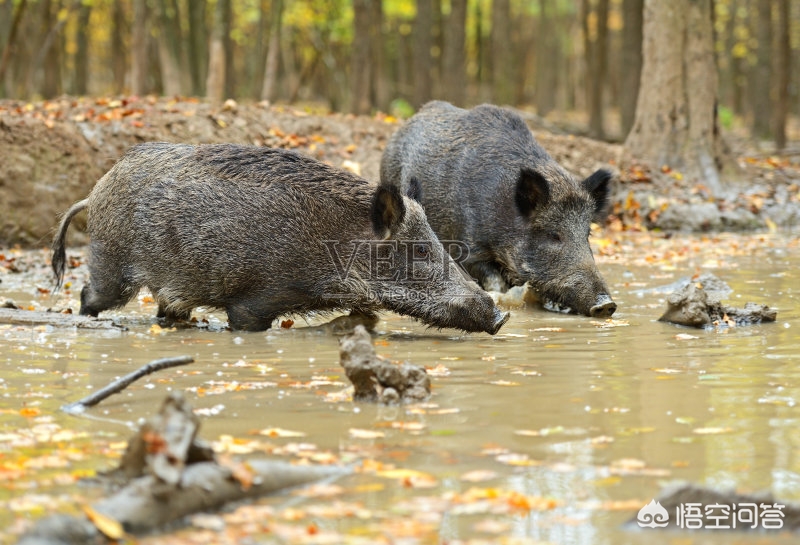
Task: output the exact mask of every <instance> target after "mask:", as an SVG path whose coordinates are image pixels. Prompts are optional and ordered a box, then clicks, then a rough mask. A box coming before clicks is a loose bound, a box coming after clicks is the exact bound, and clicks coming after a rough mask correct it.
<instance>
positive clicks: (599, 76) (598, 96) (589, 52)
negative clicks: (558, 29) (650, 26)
mask: <svg viewBox="0 0 800 545" xmlns="http://www.w3.org/2000/svg"><path fill="white" fill-rule="evenodd" d="M588 3H589V0H584V6H586V9H585V13H584V15H585V17H586V21H585V23H584V32H586V34H587V36H586V37H585V38H584V43H585V45H586V51H585V55H586V65H587V67H588V70H587V75H588V78H587V84H588V85H587V88H588V90H589V97H588V103H589V134H590V135H591V136H592V137H593V138H604V137H605V130H604V126H603V125H604V123H603V114H604V110H603V93H604V91H605V81H606V65H607V64H608V0H598V2H597V10H596V12H595V20H596V22H597V23H596V24H597V26H596V29H594V32H593V31H592V30H593V29H592V28H590V26H589V21H588V18H589V9H588Z"/></svg>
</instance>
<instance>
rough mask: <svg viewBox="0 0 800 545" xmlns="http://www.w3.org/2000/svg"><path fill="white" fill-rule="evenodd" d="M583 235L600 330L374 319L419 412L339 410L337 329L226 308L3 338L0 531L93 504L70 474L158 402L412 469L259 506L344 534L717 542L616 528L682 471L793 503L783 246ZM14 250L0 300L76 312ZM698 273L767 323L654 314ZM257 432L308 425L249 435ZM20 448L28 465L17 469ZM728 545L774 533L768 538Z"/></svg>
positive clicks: (798, 305)
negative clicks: (692, 322) (160, 365)
mask: <svg viewBox="0 0 800 545" xmlns="http://www.w3.org/2000/svg"><path fill="white" fill-rule="evenodd" d="M597 245H598V248H597V250H598V251H599V252H600V255H599V256H598V262H599V266H600V268H601V271H602V272H603V273H604V275H605V276H606V278H607V279H608V282H609V285H610V286H611V288H612V292H613V296H614V299H615V300H616V302H617V303H618V305H619V310H618V312H617V314H615V316H614V319H613V320H611V321H598V320H592V319H589V318H585V317H578V316H572V315H562V314H555V313H551V312H546V311H543V310H539V309H528V308H521V309H512V318H511V320H510V321H509V322H508V323H507V324H506V326H505V327H504V328H503V329H502V332H501V333H500V334H498V335H497V336H495V337H490V336H488V335H483V334H480V335H475V334H473V335H461V334H457V333H455V332H452V331H436V330H429V329H426V328H425V327H423V326H421V325H419V324H416V323H415V322H413V321H411V320H408V319H406V318H402V317H399V316H396V315H392V314H388V313H387V314H384V315H383V316H382V321H381V322H380V324H379V326H378V328H377V329H378V334H377V335H376V336H375V340H376V344H377V350H378V352H379V353H380V354H383V355H385V356H387V357H390V358H392V359H397V360H408V361H411V362H414V363H417V364H420V365H424V366H426V367H428V368H429V369H430V370H431V372H432V374H433V379H432V380H433V385H434V386H433V387H434V390H433V392H434V395H433V397H432V399H431V403H429V404H426V405H423V406H415V407H410V408H396V407H395V408H392V407H389V408H387V407H375V406H369V405H358V406H354V405H353V404H352V403H351V402H350V401H347V400H346V396H344V395H342V392H343V390H345V387H346V384H345V383H344V381H345V380H346V379H345V378H344V376H343V373H342V372H341V369H340V367H339V365H338V343H337V339H336V338H335V337H333V336H331V335H330V334H328V333H325V332H322V331H319V330H316V329H310V328H306V327H305V326H306V324H305V323H304V321H303V320H299V319H298V320H296V322H297V323H295V326H294V327H292V328H291V329H278V330H271V331H269V332H266V333H247V334H245V333H231V332H228V331H225V330H224V329H223V326H224V320H225V317H224V315H220V314H209V313H203V312H199V313H196V314H195V315H196V316H198V317H200V318H204V319H206V320H208V324H207V325H205V326H204V327H203V328H197V327H195V328H182V329H176V330H159V329H158V328H157V327H153V324H154V323H155V321H154V319H152V318H151V316H152V315H154V314H155V306H154V305H153V304H152V303H151V302H148V299H147V298H146V297H140V299H139V300H138V301H136V302H134V303H131V305H129V306H128V308H126V309H124V310H123V311H120V312H113V313H108V314H110V315H112V316H115V317H117V318H119V320H120V321H121V322H123V323H124V324H125V325H127V326H128V327H129V331H127V332H124V333H119V332H87V331H75V330H64V329H58V330H57V329H52V328H48V327H38V328H22V327H10V326H0V367H1V368H2V378H0V394H2V396H3V398H2V401H0V464H2V463H3V460H6V464H5V465H4V466H2V467H3V473H0V508H1V509H0V528H2V527H6V526H9V527H10V528H12V529H13V528H17V529H18V528H21V527H24V525H25V524H26V521H28V520H30V519H32V518H35V517H37V516H40V515H41V514H43V513H45V512H47V511H50V510H53V509H70V508H74V507H73V506H74V504H75V503H76V497H80V498H85V497H87V496H88V497H91V495H92V494H94V492H93V491H91V490H87V489H85V488H83V487H76V486H75V485H74V484H71V483H72V481H71V480H70V479H69V478H67V477H66V476H72V477H74V476H75V475H76V474H79V473H80V471H82V470H84V469H86V468H93V467H95V468H96V467H99V468H102V467H107V466H108V465H109V464H110V463H111V462H110V461H109V457H113V456H114V455H118V452H119V448H120V446H119V445H116V444H115V443H118V442H120V441H124V439H125V438H126V437H127V436H128V435H129V433H130V432H129V429H130V427H131V426H133V425H134V424H135V423H136V422H137V421H139V420H140V419H141V418H143V417H146V416H148V415H150V414H152V413H153V411H154V410H155V408H156V407H157V406H158V404H159V403H160V401H161V400H162V399H163V398H164V396H165V394H166V393H167V392H168V391H171V390H180V391H183V392H185V393H186V395H187V396H188V398H189V399H190V400H191V402H192V403H193V404H194V406H195V407H196V408H197V409H198V410H199V412H200V414H201V415H202V418H203V428H202V431H201V435H202V436H203V437H205V438H207V439H210V440H219V439H220V438H222V442H223V443H224V444H226V445H229V446H230V445H234V446H235V445H239V447H241V448H240V450H248V448H247V446H246V445H247V442H248V441H250V442H252V441H258V443H257V444H258V445H260V447H259V448H262V449H266V450H272V451H273V454H285V453H286V452H289V453H292V454H295V455H296V454H297V452H299V451H304V452H305V456H307V457H310V458H312V459H315V460H322V461H326V460H337V461H341V462H346V463H352V464H354V465H356V466H359V465H364V461H365V460H368V461H369V464H368V465H371V466H373V467H379V468H384V469H385V468H389V467H395V468H397V469H402V470H408V474H407V477H406V478H405V479H401V480H396V479H395V480H393V479H387V478H385V477H383V476H380V475H376V474H374V473H370V472H364V473H359V474H356V475H353V476H350V477H346V478H343V479H341V480H340V481H338V482H337V485H339V486H341V487H342V489H341V490H340V491H339V494H338V495H334V496H332V497H323V498H320V497H317V498H310V499H308V498H298V497H296V496H280V497H276V498H270V499H267V500H265V501H264V502H263V504H264V505H267V506H272V507H274V509H275V513H280V512H281V511H280V510H281V509H285V508H286V506H291V507H292V508H293V509H298V510H303V509H307V508H310V507H311V506H313V505H320V504H323V505H328V506H333V509H334V510H335V509H339V508H341V509H342V510H343V512H344V510H346V507H336V506H337V505H338V504H337V502H340V503H341V505H344V506H348V505H349V506H351V507H352V506H353V505H355V506H358V507H359V508H361V509H363V510H365V511H364V513H367V514H363V513H362V517H361V518H359V517H356V516H350V517H326V516H324V515H320V516H319V517H318V518H316V519H315V518H314V517H313V515H308V514H307V515H306V516H307V517H310V518H305V519H302V522H301V524H308V521H309V520H314V523H315V524H316V525H317V527H318V528H319V529H320V531H321V534H320V535H331V534H333V535H336V534H337V533H338V534H341V536H343V537H342V540H343V541H342V542H347V541H351V542H359V543H360V542H391V541H390V538H391V537H392V536H394V537H395V538H397V539H398V540H400V541H397V542H403V543H439V542H442V543H444V542H446V543H461V542H464V543H484V542H489V543H501V542H502V543H509V542H513V543H535V542H539V541H544V542H551V543H563V544H568V543H578V544H618V543H656V542H663V543H672V542H680V543H730V542H733V538H732V536H731V535H730V534H722V533H717V532H716V531H713V530H709V531H706V532H698V531H693V532H692V531H687V532H684V533H677V534H669V535H664V534H656V533H654V530H651V529H643V530H639V531H636V532H632V531H628V530H623V529H622V528H621V524H622V523H623V522H624V521H625V520H627V519H630V518H631V517H635V516H636V513H637V512H638V510H639V508H640V507H643V506H644V505H645V504H646V503H648V502H649V501H650V500H651V499H652V498H654V497H655V496H656V495H657V494H658V493H659V491H660V490H661V489H662V486H663V485H665V484H666V483H670V482H672V481H678V480H680V481H690V482H693V483H698V484H704V485H709V486H713V487H716V488H721V489H725V488H731V489H732V488H736V489H738V490H740V491H746V492H753V491H771V492H772V493H773V494H774V495H775V496H777V497H778V498H780V499H781V500H786V501H795V502H800V431H798V430H799V429H800V426H798V424H799V423H800V412H798V411H800V407H798V403H800V320H798V317H800V288H799V286H800V273H799V272H798V271H800V244H799V243H798V238H797V237H796V236H791V235H753V236H721V237H717V238H710V239H709V238H697V237H675V238H672V239H669V240H667V239H663V238H657V237H649V236H643V235H629V236H627V237H626V236H618V237H616V238H613V239H602V240H599V241H597ZM6 255H7V257H8V256H9V255H12V254H10V253H7V254H6ZM13 255H15V256H16V257H17V258H18V260H19V262H25V263H32V264H33V265H31V266H30V268H29V269H28V270H27V271H26V272H22V273H18V274H14V273H7V274H6V273H4V274H3V277H2V283H0V299H2V298H12V299H14V300H15V301H16V302H17V304H20V305H22V306H33V307H35V308H47V307H50V306H55V307H64V306H72V307H73V308H75V309H77V308H78V302H77V300H76V299H75V298H76V297H77V294H78V290H79V287H80V286H81V285H82V283H83V280H84V276H83V275H84V274H85V267H84V266H81V267H78V268H77V269H73V270H72V271H71V272H72V278H70V279H68V280H71V281H72V282H73V286H74V288H73V289H72V290H71V293H70V294H67V295H63V294H62V295H59V296H57V297H53V296H52V295H50V294H44V293H40V291H42V290H39V288H44V287H48V286H49V278H48V276H47V274H46V269H45V263H44V260H45V256H44V254H42V253H38V252H33V253H29V254H19V253H17V254H13ZM76 255H80V254H76ZM698 272H713V273H715V274H717V275H718V276H719V277H721V278H722V279H723V280H725V281H726V282H727V283H728V284H729V285H730V286H731V288H733V290H734V291H733V294H732V295H731V296H730V297H729V298H728V299H727V301H728V302H729V303H730V304H732V305H734V306H743V305H744V303H745V302H747V301H754V302H758V303H765V304H768V305H770V306H771V307H775V308H777V309H778V321H777V323H774V324H765V325H757V326H752V327H747V328H732V329H725V330H718V331H702V330H689V329H686V328H681V327H678V326H674V325H670V324H664V323H660V322H657V321H656V319H657V318H658V317H659V316H660V314H661V313H662V312H663V310H664V309H665V308H666V305H665V303H664V297H665V296H664V295H663V294H660V293H654V292H652V291H648V290H651V289H652V288H655V287H658V286H663V285H666V284H670V283H671V282H674V281H676V280H678V279H680V278H682V277H687V276H691V275H693V274H696V273H698ZM312 323H317V322H312ZM181 354H190V355H192V356H194V357H195V359H196V362H195V363H194V364H192V365H190V366H186V367H182V368H177V369H172V370H167V371H163V372H160V373H158V374H156V375H151V376H150V377H149V378H148V379H144V380H141V381H139V382H137V383H136V384H134V385H132V386H131V387H129V388H128V389H127V390H125V392H123V393H121V394H119V395H116V396H114V397H113V398H110V399H108V400H106V401H105V402H104V403H102V404H101V405H100V406H99V407H96V408H94V409H92V410H90V411H89V413H88V414H87V415H86V416H85V417H75V416H68V415H65V414H63V413H61V412H59V410H58V408H59V407H60V406H61V405H62V404H64V403H66V402H69V401H74V400H76V399H77V398H79V397H81V396H83V395H85V394H86V393H87V392H89V391H91V390H92V389H96V388H99V387H101V386H104V385H105V384H106V383H108V382H110V381H111V380H113V379H114V378H115V377H117V376H120V375H122V374H124V373H126V372H129V371H131V370H133V369H135V368H137V367H139V366H141V365H143V364H145V363H147V362H148V361H150V360H152V359H155V358H160V357H165V356H173V355H181ZM270 428H281V429H283V430H291V431H293V432H300V433H302V434H303V435H302V436H301V437H282V436H281V435H282V432H272V433H271V434H270V435H266V436H265V435H257V432H258V431H259V430H265V429H270ZM57 432H58V433H62V436H60V438H59V437H57V438H55V439H54V438H53V437H52V434H53V433H57ZM48 433H49V434H50V435H48ZM23 436H24V437H23ZM48 445H49V446H48ZM48 448H49V449H51V450H52V452H51V454H52V456H51V458H54V459H55V460H56V461H51V465H52V467H51V466H49V465H48V462H47V460H48V459H49V458H47V457H46V456H44V455H45V454H47V452H48V451H47V449H48ZM234 450H235V449H234ZM20 453H23V454H24V455H25V456H29V457H31V458H35V459H36V460H39V462H38V464H33V465H32V467H28V466H25V461H24V459H23V455H22V454H20ZM59 453H60V454H59ZM65 453H66V454H65ZM59 456H61V457H64V458H66V460H65V461H63V462H58V461H57V460H58V457H59ZM43 458H44V461H41V460H42V459H43ZM12 462H13V464H12ZM20 467H22V469H19V468H20ZM12 470H14V471H16V472H14V471H12ZM415 472H419V474H417V473H415ZM408 475H410V476H411V477H408ZM470 489H472V492H469V490H470ZM479 491H483V494H484V496H485V497H484V496H480V492H479ZM492 494H494V496H492ZM515 494H516V495H515ZM478 496H480V497H478ZM498 496H499V497H501V498H506V500H505V501H498V499H497V497H498ZM520 498H522V499H520ZM509 506H511V507H509ZM529 508H530V509H529ZM276 517H278V519H280V516H279V515H276ZM269 520H271V519H268V520H267V522H266V523H265V524H268V523H269ZM9 535H10V534H5V535H3V537H4V539H5V540H6V541H8V539H9ZM403 536H407V537H406V538H405V539H406V541H402V540H401V538H403ZM509 538H514V539H512V540H509ZM272 539H273V540H274V539H276V538H275V537H274V535H273V538H272ZM304 539H305V540H306V541H308V540H310V541H311V542H314V540H313V536H312V537H309V536H308V535H306V536H305V538H304ZM736 539H737V542H743V543H755V542H758V543H779V542H780V543H782V542H789V538H787V537H786V536H781V535H779V534H777V533H775V532H765V533H762V534H759V535H758V536H757V537H754V538H748V539H745V538H741V537H737V538H736ZM269 542H270V543H273V542H274V543H283V542H289V541H280V540H278V541H269ZM298 542H300V541H298ZM333 542H335V541H333Z"/></svg>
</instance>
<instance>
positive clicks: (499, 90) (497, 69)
mask: <svg viewBox="0 0 800 545" xmlns="http://www.w3.org/2000/svg"><path fill="white" fill-rule="evenodd" d="M510 31H511V3H510V2H509V0H492V34H491V44H492V45H491V47H492V97H493V101H494V102H495V103H497V104H511V102H512V100H513V89H514V86H513V76H512V73H513V67H514V61H513V59H512V58H510V57H511V56H512V54H513V48H512V47H510V43H509V42H511V40H510V37H509V34H510Z"/></svg>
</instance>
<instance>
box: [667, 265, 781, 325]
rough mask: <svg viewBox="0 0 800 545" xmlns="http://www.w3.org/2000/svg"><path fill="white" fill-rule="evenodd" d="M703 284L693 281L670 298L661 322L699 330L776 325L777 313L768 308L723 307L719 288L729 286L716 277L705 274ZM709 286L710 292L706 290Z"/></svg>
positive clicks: (746, 306)
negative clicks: (769, 323) (761, 324)
mask: <svg viewBox="0 0 800 545" xmlns="http://www.w3.org/2000/svg"><path fill="white" fill-rule="evenodd" d="M704 278H705V280H704V281H703V282H690V283H688V284H687V285H685V286H684V287H682V288H681V289H679V290H678V291H675V292H673V293H672V294H670V295H669V296H668V297H667V310H666V312H665V313H664V314H663V315H662V316H661V318H659V319H658V320H659V321H660V322H670V323H673V324H679V325H685V326H690V327H698V328H713V327H738V326H747V325H754V324H760V323H762V322H774V321H775V319H776V318H777V315H778V313H777V311H776V310H775V309H771V308H769V307H768V306H766V305H759V304H757V303H746V304H745V306H744V308H737V307H730V306H727V305H723V304H722V303H721V302H720V300H719V296H720V293H724V291H723V290H721V289H719V288H718V287H719V286H726V284H725V283H724V282H723V281H722V280H720V279H719V278H717V277H716V276H714V275H704ZM706 285H708V289H706Z"/></svg>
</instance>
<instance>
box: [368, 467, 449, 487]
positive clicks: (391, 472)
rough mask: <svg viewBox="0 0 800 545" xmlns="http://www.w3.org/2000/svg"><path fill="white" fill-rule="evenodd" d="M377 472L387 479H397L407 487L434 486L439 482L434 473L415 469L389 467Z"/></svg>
mask: <svg viewBox="0 0 800 545" xmlns="http://www.w3.org/2000/svg"><path fill="white" fill-rule="evenodd" d="M375 474H376V475H377V476H379V477H384V478H386V479H393V480H397V481H399V482H400V484H402V485H403V486H404V487H407V488H432V487H434V486H436V485H437V484H439V483H438V481H437V480H436V477H434V476H433V475H430V474H428V473H423V472H422V471H417V470H414V469H388V470H385V471H378V472H376V473H375Z"/></svg>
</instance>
